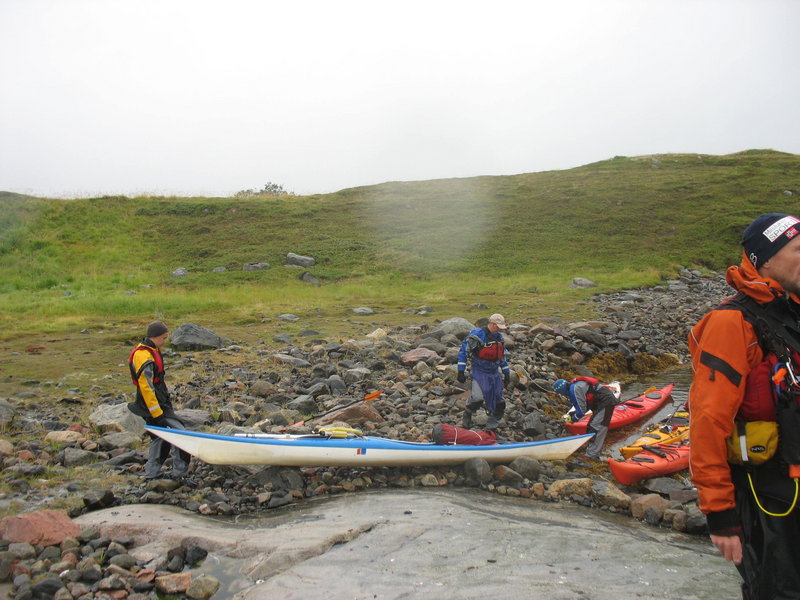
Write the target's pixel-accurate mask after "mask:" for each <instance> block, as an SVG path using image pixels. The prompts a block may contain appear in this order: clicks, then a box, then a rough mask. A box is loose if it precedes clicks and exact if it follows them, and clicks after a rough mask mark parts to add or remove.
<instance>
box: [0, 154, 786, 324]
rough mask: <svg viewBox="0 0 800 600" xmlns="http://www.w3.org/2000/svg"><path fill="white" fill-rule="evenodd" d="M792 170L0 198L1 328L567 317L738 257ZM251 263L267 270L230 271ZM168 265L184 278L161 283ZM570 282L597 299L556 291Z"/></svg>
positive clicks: (650, 171)
mask: <svg viewBox="0 0 800 600" xmlns="http://www.w3.org/2000/svg"><path fill="white" fill-rule="evenodd" d="M798 173H800V157H798V156H797V155H793V154H786V153H781V152H774V151H769V150H752V151H746V152H741V153H737V154H731V155H727V156H709V155H695V154H692V155H689V154H669V155H653V156H641V157H615V158H613V159H610V160H606V161H600V162H597V163H593V164H590V165H585V166H583V167H578V168H575V169H569V170H564V171H549V172H543V173H526V174H521V175H513V176H504V177H474V178H468V179H446V180H434V181H422V182H407V183H398V182H394V183H385V184H381V185H376V186H369V187H360V188H352V189H347V190H341V191H339V192H336V193H333V194H325V195H313V196H305V197H302V196H277V197H268V196H267V197H258V198H252V199H244V198H175V197H170V198H164V197H138V198H127V197H120V196H106V197H101V198H88V199H79V200H53V199H36V198H28V197H20V196H16V195H9V194H0V224H2V225H3V228H2V231H0V255H2V258H3V260H2V261H0V300H1V301H2V302H1V303H0V325H2V326H3V330H4V333H3V334H2V335H5V336H13V335H16V334H19V333H21V332H33V331H52V332H55V331H64V330H68V329H72V328H75V327H82V326H83V327H85V326H87V325H88V324H93V323H96V322H98V321H99V322H106V321H114V320H125V319H128V318H130V319H132V320H135V321H137V322H139V323H141V322H146V321H147V320H150V319H152V318H155V317H156V316H159V315H163V317H164V318H165V319H167V320H169V321H171V322H175V321H184V320H188V319H190V318H191V319H199V320H203V319H215V320H222V321H226V320H229V321H231V322H236V323H247V322H248V320H252V321H253V323H258V322H262V320H263V319H265V318H272V317H274V316H276V315H277V314H280V313H281V312H297V313H306V314H311V313H312V312H313V313H315V314H318V313H320V312H322V313H325V314H328V315H336V316H337V317H342V316H344V315H347V314H348V311H349V310H350V309H351V308H352V307H354V306H361V305H375V306H373V308H376V309H378V310H379V312H380V311H382V312H388V313H395V312H397V311H402V310H403V309H404V308H408V307H414V306H420V305H431V306H434V308H436V310H437V311H440V314H442V315H446V316H452V315H453V314H459V315H463V316H466V317H470V316H471V314H465V313H469V312H470V309H469V307H470V306H472V305H473V304H475V303H479V302H483V303H485V304H487V305H489V306H491V307H492V309H493V310H503V311H506V312H508V313H509V316H512V317H515V318H520V317H523V316H524V317H525V318H528V319H535V318H537V316H538V315H547V314H548V313H556V312H564V311H573V312H575V313H580V312H581V311H582V310H583V309H582V308H581V304H580V303H581V302H583V301H585V300H586V299H587V298H588V297H589V296H590V295H591V294H593V293H596V292H598V291H600V292H602V291H610V290H615V289H623V288H629V287H637V286H641V285H653V284H655V283H658V282H659V281H661V280H663V279H664V278H669V277H673V276H674V275H675V273H676V271H677V268H678V267H679V266H690V267H700V268H709V269H721V268H723V267H725V266H726V265H728V264H730V263H733V262H738V258H739V255H740V251H741V250H740V247H739V245H738V243H739V237H740V235H741V231H742V229H743V228H744V227H745V226H746V224H747V223H748V222H749V221H750V220H751V219H752V218H753V217H754V216H756V215H757V214H759V213H761V212H766V211H782V212H794V213H797V212H800V210H799V209H800V199H798V198H799V196H798V193H799V192H800V177H798ZM786 191H788V192H790V193H791V194H792V195H788V194H786V193H785V192H786ZM288 252H295V253H298V254H305V255H311V256H314V257H315V258H316V260H317V264H316V265H315V266H314V267H313V268H311V269H310V271H311V272H312V273H313V275H314V276H315V277H317V278H318V279H320V281H321V282H322V286H320V287H313V286H310V285H309V284H306V283H303V282H300V281H298V279H297V278H298V276H299V274H300V273H301V272H302V270H298V269H293V268H288V267H285V266H283V263H284V260H285V256H286V254H287V253H288ZM251 262H268V263H270V264H271V265H272V266H271V268H270V269H268V270H266V271H244V270H243V268H242V266H243V265H244V264H245V263H251ZM178 267H184V268H186V269H188V271H189V275H188V276H186V277H182V278H175V277H173V276H172V272H173V271H174V270H175V269H177V268H178ZM217 267H225V268H226V270H225V271H224V272H221V273H220V272H212V270H213V269H215V268H217ZM577 276H581V277H586V278H589V279H592V280H594V281H596V282H597V283H598V288H594V289H592V290H589V291H584V290H572V289H570V288H569V283H570V281H571V280H572V278H573V277H577ZM532 288H536V291H535V292H532V291H531V289H532ZM331 318H332V317H331ZM396 318H397V320H402V317H400V316H397V317H396Z"/></svg>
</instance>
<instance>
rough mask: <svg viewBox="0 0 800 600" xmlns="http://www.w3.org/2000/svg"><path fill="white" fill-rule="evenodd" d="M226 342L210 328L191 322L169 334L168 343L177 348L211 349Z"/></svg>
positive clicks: (226, 341) (219, 346)
mask: <svg viewBox="0 0 800 600" xmlns="http://www.w3.org/2000/svg"><path fill="white" fill-rule="evenodd" d="M228 342H229V340H226V339H223V338H221V337H220V336H218V335H217V334H216V333H214V332H213V331H211V330H210V329H206V328H205V327H200V326H199V325H194V324H193V323H184V324H183V325H181V326H180V327H178V328H177V329H176V330H175V331H173V332H172V334H171V335H170V344H171V345H172V347H173V348H177V349H178V350H213V349H216V348H222V346H225V345H226V344H227V343H228Z"/></svg>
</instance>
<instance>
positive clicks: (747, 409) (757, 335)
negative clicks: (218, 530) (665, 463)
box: [689, 257, 800, 600]
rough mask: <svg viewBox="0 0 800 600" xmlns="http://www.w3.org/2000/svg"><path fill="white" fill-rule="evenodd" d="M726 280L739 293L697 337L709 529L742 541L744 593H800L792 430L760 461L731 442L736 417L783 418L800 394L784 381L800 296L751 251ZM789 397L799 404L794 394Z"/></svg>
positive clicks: (700, 467) (697, 404)
mask: <svg viewBox="0 0 800 600" xmlns="http://www.w3.org/2000/svg"><path fill="white" fill-rule="evenodd" d="M727 281H728V284H729V285H731V286H732V287H733V288H734V289H735V290H737V292H738V294H737V295H736V296H734V297H733V298H731V299H729V300H728V301H726V302H725V303H723V304H722V305H721V306H719V307H717V308H716V309H714V310H712V311H711V312H709V313H708V314H706V315H705V316H704V317H703V318H702V319H701V320H700V322H699V323H697V325H695V327H694V328H693V329H692V331H691V333H690V334H689V350H690V352H691V355H692V366H693V368H694V378H693V382H692V386H691V389H690V392H689V397H690V414H691V426H690V429H689V432H690V434H689V435H690V441H691V455H690V468H691V475H692V481H693V482H694V484H695V486H697V490H698V494H699V504H700V510H701V511H702V512H703V513H705V514H706V517H707V521H708V528H709V531H710V533H712V534H715V535H738V536H740V537H741V538H742V543H743V550H744V552H743V555H744V558H743V561H742V563H741V564H740V565H737V568H738V569H739V572H740V573H741V575H742V578H743V580H744V583H743V584H742V593H743V597H744V598H745V599H748V600H756V599H758V600H762V599H767V598H770V599H774V598H800V547H799V546H798V544H799V543H800V509H799V508H797V506H796V490H797V488H796V480H795V479H793V478H792V477H791V476H790V467H789V462H787V459H786V453H785V452H783V450H781V448H782V447H783V446H786V447H788V446H789V444H790V443H794V442H792V440H791V438H792V437H793V436H791V435H784V434H785V433H786V432H781V434H780V438H781V442H780V443H779V446H778V447H779V451H778V452H777V453H776V454H775V456H774V457H773V458H771V459H770V460H768V461H767V462H765V463H764V464H762V465H759V466H748V467H744V466H740V465H736V464H732V463H729V462H728V450H727V444H726V440H727V439H728V438H729V437H730V436H731V435H732V434H733V433H734V431H738V426H737V423H739V422H747V421H775V420H776V413H775V407H776V403H779V402H784V401H787V400H786V398H787V397H789V396H791V394H792V392H794V391H800V389H792V388H796V386H792V385H791V382H790V381H785V380H783V379H782V378H781V374H782V373H784V372H785V366H786V364H787V363H788V366H789V368H790V370H791V371H793V372H794V373H796V374H800V361H798V357H800V355H798V354H797V351H798V350H800V347H797V348H796V347H795V346H796V345H800V298H798V297H797V296H795V295H794V294H789V293H787V292H786V291H785V290H784V289H783V288H782V287H781V286H780V285H779V284H778V283H777V282H776V281H774V280H772V279H768V278H764V277H762V276H761V275H760V274H759V273H758V271H757V270H756V268H755V267H754V266H753V265H752V263H751V262H750V261H749V260H748V259H747V257H744V258H743V260H742V262H741V264H740V265H739V266H738V267H737V266H732V267H730V268H729V269H728V271H727ZM795 329H796V330H797V333H798V335H797V336H796V339H795V335H794V333H793V332H794V330H795ZM782 368H783V371H782V370H781V369H782ZM773 376H775V378H774V380H773ZM781 390H783V391H781ZM788 402H790V403H791V406H792V407H793V409H794V410H795V411H796V409H797V400H796V398H795V396H791V398H790V400H788ZM784 438H785V439H784ZM784 449H785V448H784ZM793 474H794V471H793V472H792V475H793ZM793 502H794V504H793ZM784 513H787V514H785V516H777V515H783V514H784Z"/></svg>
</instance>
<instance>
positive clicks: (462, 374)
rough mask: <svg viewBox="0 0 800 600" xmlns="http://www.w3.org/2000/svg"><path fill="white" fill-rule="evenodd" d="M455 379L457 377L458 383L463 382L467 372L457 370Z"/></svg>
mask: <svg viewBox="0 0 800 600" xmlns="http://www.w3.org/2000/svg"><path fill="white" fill-rule="evenodd" d="M456 379H458V382H459V383H464V382H465V381H466V380H467V374H466V373H464V371H459V372H458V375H456Z"/></svg>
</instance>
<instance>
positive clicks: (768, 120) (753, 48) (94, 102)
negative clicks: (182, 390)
mask: <svg viewBox="0 0 800 600" xmlns="http://www.w3.org/2000/svg"><path fill="white" fill-rule="evenodd" d="M798 24H800V1H797V0H719V1H716V0H648V1H644V0H546V1H538V0H526V1H520V2H503V1H497V2H486V1H485V0H484V1H482V2H472V1H465V0H459V1H438V2H437V1H436V0H425V1H414V0H404V1H402V2H390V1H383V0H369V1H355V0H335V1H332V0H326V1H316V0H311V1H306V2H304V1H300V0H297V1H291V0H281V1H271V0H216V1H208V0H135V1H133V0H0V82H2V89H0V190H10V191H17V192H23V193H30V194H37V195H50V196H65V197H71V196H87V195H95V194H103V193H123V194H130V195H132V194H140V193H153V194H180V195H225V196H227V195H231V194H233V193H235V192H236V191H238V190H241V189H246V188H260V187H262V186H263V185H264V184H266V183H267V182H268V181H272V182H275V183H279V184H281V185H283V186H284V188H285V189H287V190H290V191H294V192H296V193H298V194H308V193H317V192H331V191H335V190H339V189H342V188H346V187H353V186H359V185H369V184H374V183H381V182H384V181H397V180H403V181H408V180H422V179H432V178H447V177H469V176H474V175H506V174H514V173H525V172H532V171H544V170H551V169H565V168H571V167H575V166H579V165H582V164H586V163H589V162H594V161H597V160H603V159H606V158H611V157H613V156H615V155H626V156H634V155H640V154H654V153H667V152H692V153H694V152H697V153H708V154H727V153H730V152H737V151H740V150H746V149H750V148H772V149H775V150H782V151H786V152H793V153H800V77H798V64H800V62H798V56H800V43H798Z"/></svg>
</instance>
